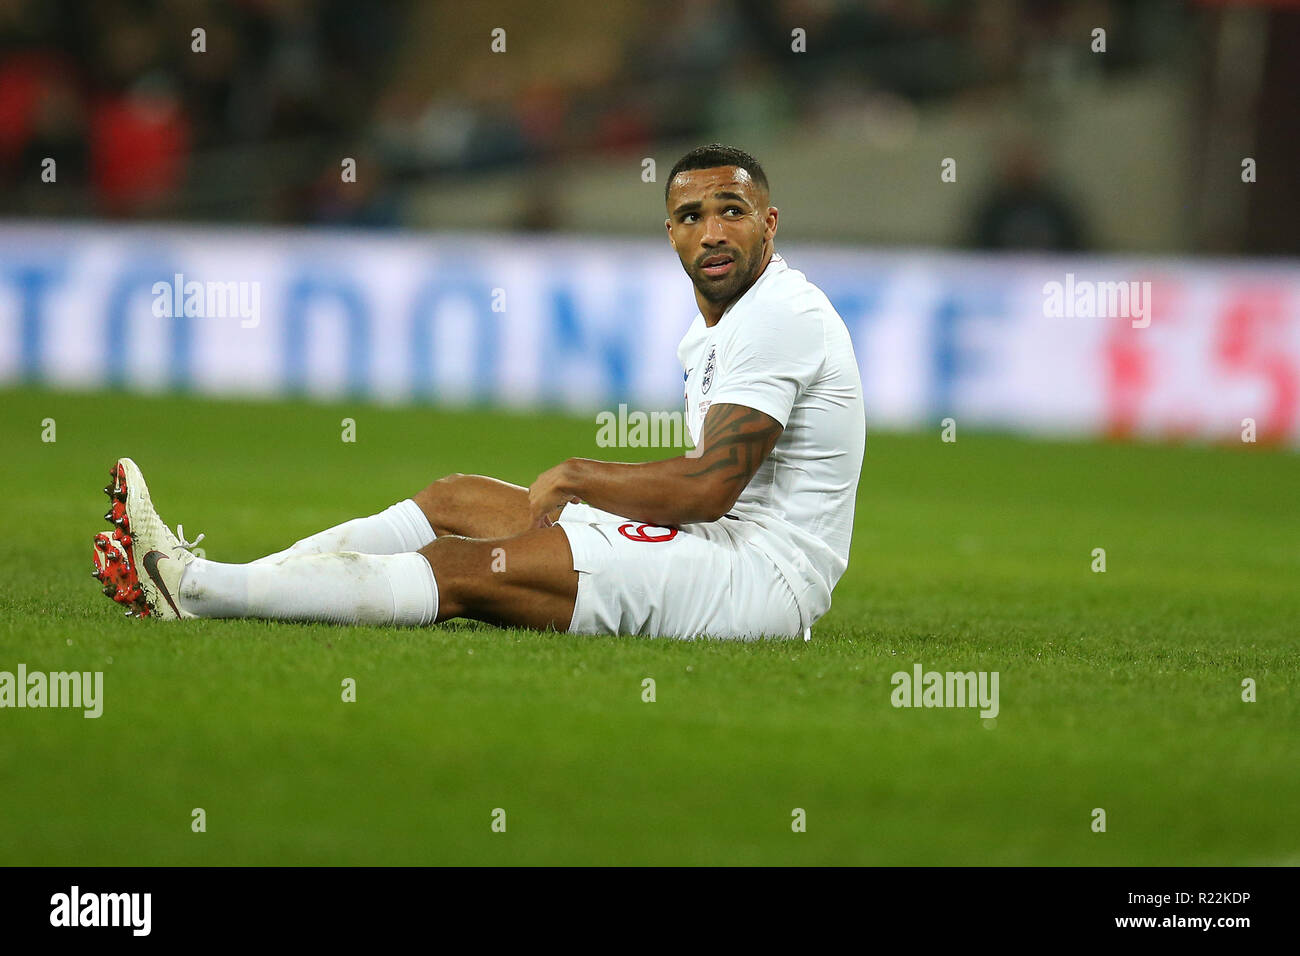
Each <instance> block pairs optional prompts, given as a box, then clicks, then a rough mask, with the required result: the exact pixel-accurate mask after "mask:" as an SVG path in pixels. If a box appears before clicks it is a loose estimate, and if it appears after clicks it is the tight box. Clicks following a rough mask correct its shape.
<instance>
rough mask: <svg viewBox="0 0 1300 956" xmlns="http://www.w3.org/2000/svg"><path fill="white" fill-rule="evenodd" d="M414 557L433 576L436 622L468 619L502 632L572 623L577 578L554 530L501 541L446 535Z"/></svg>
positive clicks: (564, 626)
mask: <svg viewBox="0 0 1300 956" xmlns="http://www.w3.org/2000/svg"><path fill="white" fill-rule="evenodd" d="M420 554H421V555H423V556H424V557H425V558H426V559H427V560H428V562H429V567H430V568H432V570H433V577H434V580H435V582H436V586H437V590H438V612H437V619H438V620H439V621H445V620H447V619H449V618H453V617H468V618H473V619H474V620H477V621H485V622H487V623H489V624H498V625H501V626H503V627H529V628H534V629H537V630H545V629H548V628H550V629H554V630H557V631H564V630H567V629H568V627H569V622H570V621H571V620H572V619H573V607H574V601H575V600H576V598H577V594H578V572H577V571H574V570H573V555H572V553H571V551H570V550H569V539H568V537H567V536H566V535H565V533H564V531H563V530H561V529H560V528H536V529H532V530H529V531H525V532H524V533H523V534H518V535H513V536H511V537H504V538H488V539H483V538H465V537H458V536H452V535H449V536H446V537H440V538H438V540H437V541H434V542H433V543H432V544H430V545H429V546H428V547H425V548H423V549H421V551H420Z"/></svg>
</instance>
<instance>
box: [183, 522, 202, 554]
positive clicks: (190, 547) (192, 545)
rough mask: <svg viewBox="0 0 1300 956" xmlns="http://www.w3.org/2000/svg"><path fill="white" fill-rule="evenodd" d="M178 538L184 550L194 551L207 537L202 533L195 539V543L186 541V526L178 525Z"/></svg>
mask: <svg viewBox="0 0 1300 956" xmlns="http://www.w3.org/2000/svg"><path fill="white" fill-rule="evenodd" d="M176 537H177V538H179V539H180V542H181V547H182V548H184V549H185V550H186V551H193V550H194V549H195V548H196V547H198V544H199V542H200V541H202V540H203V539H204V538H205V537H207V536H206V535H205V534H204V533H203V532H202V531H200V532H199V536H198V537H197V538H195V539H194V540H193V541H186V540H185V525H183V524H178V525H177V526H176Z"/></svg>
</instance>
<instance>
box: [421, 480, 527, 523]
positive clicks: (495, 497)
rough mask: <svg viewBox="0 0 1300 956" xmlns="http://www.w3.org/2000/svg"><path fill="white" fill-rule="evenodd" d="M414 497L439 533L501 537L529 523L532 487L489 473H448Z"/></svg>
mask: <svg viewBox="0 0 1300 956" xmlns="http://www.w3.org/2000/svg"><path fill="white" fill-rule="evenodd" d="M413 498H414V500H415V503H416V504H417V505H419V506H420V510H421V511H423V512H424V515H425V517H426V518H428V519H429V524H430V525H432V526H433V530H434V532H435V533H436V534H438V535H439V536H442V535H448V534H458V535H464V536H466V537H470V538H499V537H505V536H506V535H512V534H518V533H520V532H521V531H524V530H526V529H527V528H528V526H529V511H528V489H527V488H524V487H522V486H520V485H512V484H511V483H510V482H508V481H501V480H500V479H498V478H489V477H488V476H486V475H460V474H455V475H447V476H446V477H443V478H439V479H438V480H437V481H435V482H433V483H432V484H430V485H428V486H427V487H425V488H424V489H423V490H422V491H420V492H418V493H417V494H415V495H414V496H413Z"/></svg>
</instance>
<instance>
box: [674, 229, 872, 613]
mask: <svg viewBox="0 0 1300 956" xmlns="http://www.w3.org/2000/svg"><path fill="white" fill-rule="evenodd" d="M677 357H678V358H679V359H680V360H681V363H682V368H683V369H684V370H685V372H686V424H687V429H688V430H689V432H690V435H691V439H692V441H693V442H695V443H697V444H698V442H699V439H700V429H701V426H702V425H703V423H704V416H705V414H706V413H707V412H708V410H709V406H710V405H712V404H713V403H714V402H720V403H725V404H731V405H745V406H748V407H749V408H754V409H757V410H758V411H760V412H763V413H764V414H766V415H770V416H771V417H772V418H774V419H776V420H777V421H778V422H780V423H781V425H782V426H783V427H784V428H785V431H784V432H782V434H781V437H780V438H779V439H778V440H777V443H776V447H775V448H774V449H773V450H772V453H771V455H769V456H768V458H767V460H766V461H764V462H763V464H762V465H761V466H760V467H759V469H758V472H757V473H756V474H755V475H754V477H753V479H752V480H751V481H750V482H749V485H748V487H746V488H745V490H744V491H743V492H742V493H741V495H740V499H739V500H738V501H737V502H736V504H735V506H734V507H733V508H732V509H731V511H730V513H729V514H728V515H727V516H726V517H725V518H723V519H722V521H724V522H728V523H729V526H730V527H731V529H732V530H733V531H736V532H738V533H739V534H741V535H742V536H743V537H745V538H748V539H750V540H752V541H754V542H755V543H756V544H758V545H759V546H761V547H762V548H763V549H764V550H765V551H766V552H767V554H768V555H769V556H770V557H771V558H772V560H773V561H774V562H775V563H776V565H777V567H778V568H779V569H780V571H781V573H782V574H783V575H784V577H785V578H786V580H787V581H788V582H789V583H790V586H791V588H793V589H794V592H795V596H796V599H797V600H798V603H799V608H800V613H801V615H802V617H803V623H804V626H805V627H808V626H810V625H811V624H812V622H813V621H815V620H816V619H817V618H819V617H821V616H822V615H823V614H825V613H826V610H827V609H828V608H829V607H830V603H831V589H832V588H834V587H835V585H836V583H837V582H838V581H839V579H840V577H841V575H843V574H844V569H845V568H846V567H848V562H849V542H850V540H851V538H852V534H853V507H854V502H855V500H856V497H857V489H858V477H859V475H860V474H861V471H862V455H863V451H864V449H865V445H866V427H867V426H866V415H865V412H864V410H863V405H862V379H861V377H860V376H859V374H858V361H857V357H856V356H855V355H854V354H853V343H852V342H851V341H850V339H849V331H848V329H847V328H846V327H845V325H844V320H843V319H841V318H840V316H839V313H837V312H836V311H835V308H834V306H832V305H831V303H830V300H829V299H827V298H826V296H825V294H824V293H823V292H822V291H821V290H820V289H819V288H817V287H816V286H815V285H813V284H812V283H811V282H809V281H808V279H807V278H806V277H805V276H804V274H803V273H802V272H799V271H798V270H796V269H791V268H790V267H789V266H788V265H786V262H785V260H784V259H783V258H782V257H781V256H780V255H778V254H776V253H773V255H772V259H771V261H770V262H769V263H768V265H767V268H766V269H764V270H763V274H762V275H760V276H759V277H758V280H757V281H756V282H755V283H754V284H753V285H752V286H750V287H749V289H748V290H747V291H746V292H745V294H744V295H742V296H741V297H740V298H739V299H737V300H736V301H735V302H733V303H732V304H731V306H730V307H728V309H727V311H726V312H724V313H723V315H722V318H721V320H719V322H718V323H717V325H715V326H713V327H712V328H709V327H708V326H706V325H705V324H704V316H703V315H700V314H698V313H697V314H696V316H695V320H694V321H693V322H692V323H691V327H690V329H689V330H688V331H687V333H686V335H685V337H684V338H683V339H682V341H681V344H680V345H679V346H678V347H677ZM731 522H734V524H730V523H731Z"/></svg>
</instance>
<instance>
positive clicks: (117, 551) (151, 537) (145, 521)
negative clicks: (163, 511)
mask: <svg viewBox="0 0 1300 956" xmlns="http://www.w3.org/2000/svg"><path fill="white" fill-rule="evenodd" d="M109 477H110V478H112V482H111V483H110V484H109V485H108V486H107V487H106V488H104V493H105V494H107V495H108V497H109V501H110V502H111V506H110V507H109V509H108V513H107V514H106V515H104V520H105V521H108V522H111V523H112V524H113V525H114V526H115V527H114V528H113V530H112V531H101V532H100V533H99V534H97V535H95V568H94V570H93V571H92V572H91V573H92V574H93V575H94V576H95V579H96V580H97V581H99V582H100V583H101V584H102V585H104V594H105V596H106V597H111V598H112V599H113V600H114V601H116V602H117V603H118V604H121V605H122V606H123V607H125V608H126V609H127V611H126V616H127V617H159V618H162V619H163V620H172V621H174V620H179V619H181V618H187V617H194V615H193V614H191V613H189V612H188V611H184V610H182V609H181V607H180V605H179V604H178V603H177V599H176V596H177V595H178V594H179V593H180V585H181V575H182V574H184V573H185V568H186V567H187V566H188V565H189V564H190V562H191V561H193V560H194V554H193V553H192V552H191V549H192V548H193V547H194V546H195V545H196V544H198V543H199V542H200V541H202V540H203V535H199V536H198V537H197V538H195V539H194V540H193V541H185V540H183V538H178V537H177V536H176V535H174V534H172V533H171V531H170V529H168V527H167V526H166V525H165V524H163V523H162V519H161V518H159V517H158V512H156V511H155V510H154V507H153V502H152V501H151V500H150V498H149V486H148V485H146V484H145V483H144V475H142V474H141V473H140V468H139V466H137V465H136V463H135V462H133V461H132V460H131V459H130V458H122V459H119V460H118V462H117V464H116V465H114V466H113V470H112V471H110V472H109ZM176 530H177V531H178V532H179V533H180V534H182V535H184V533H185V529H184V527H183V526H182V525H177V526H176Z"/></svg>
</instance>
